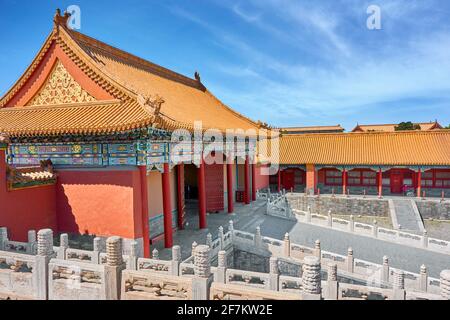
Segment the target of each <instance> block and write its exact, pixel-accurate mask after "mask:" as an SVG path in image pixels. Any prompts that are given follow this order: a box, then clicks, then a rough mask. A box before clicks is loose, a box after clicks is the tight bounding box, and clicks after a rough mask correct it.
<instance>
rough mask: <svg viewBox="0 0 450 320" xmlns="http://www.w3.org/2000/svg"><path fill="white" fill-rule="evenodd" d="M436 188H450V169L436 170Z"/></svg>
mask: <svg viewBox="0 0 450 320" xmlns="http://www.w3.org/2000/svg"><path fill="white" fill-rule="evenodd" d="M435 175H436V184H435V186H436V188H450V171H435Z"/></svg>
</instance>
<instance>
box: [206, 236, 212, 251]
mask: <svg viewBox="0 0 450 320" xmlns="http://www.w3.org/2000/svg"><path fill="white" fill-rule="evenodd" d="M206 245H207V246H208V247H210V248H211V249H212V234H211V233H208V234H207V235H206Z"/></svg>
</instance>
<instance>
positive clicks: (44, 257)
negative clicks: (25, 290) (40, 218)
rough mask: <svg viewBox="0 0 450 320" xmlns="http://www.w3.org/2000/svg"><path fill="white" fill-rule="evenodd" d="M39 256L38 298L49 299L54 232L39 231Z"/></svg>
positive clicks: (36, 279) (37, 258) (37, 271)
mask: <svg viewBox="0 0 450 320" xmlns="http://www.w3.org/2000/svg"><path fill="white" fill-rule="evenodd" d="M37 242H38V244H37V255H36V267H35V270H34V271H35V272H34V277H35V278H34V281H35V283H36V298H37V299H38V300H47V299H48V263H49V261H50V259H51V258H52V256H53V231H52V230H50V229H43V230H39V232H38V235H37Z"/></svg>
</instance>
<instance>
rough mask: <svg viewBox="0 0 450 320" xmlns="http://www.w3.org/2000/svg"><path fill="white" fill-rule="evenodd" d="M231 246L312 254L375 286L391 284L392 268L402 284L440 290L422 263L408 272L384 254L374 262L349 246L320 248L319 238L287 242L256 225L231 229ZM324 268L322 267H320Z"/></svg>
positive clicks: (289, 254)
mask: <svg viewBox="0 0 450 320" xmlns="http://www.w3.org/2000/svg"><path fill="white" fill-rule="evenodd" d="M233 237H234V239H235V241H234V246H235V247H236V246H237V247H238V248H242V249H243V250H246V251H247V250H254V251H255V252H258V251H260V252H261V251H267V252H268V253H269V255H270V256H274V257H278V258H284V259H294V260H298V261H303V260H304V259H305V257H307V256H316V257H318V258H319V259H320V261H321V262H322V263H323V264H324V265H326V264H328V263H333V264H336V266H337V268H338V274H339V277H340V278H342V279H346V280H347V281H352V282H355V281H356V282H362V283H367V284H369V285H371V286H377V287H380V288H381V287H392V286H393V284H394V277H393V274H394V272H396V271H398V272H400V271H401V272H403V274H404V275H405V287H406V288H407V289H411V290H418V291H422V292H428V293H434V294H437V293H439V292H440V280H439V279H435V278H431V277H429V276H428V271H427V268H426V267H425V266H422V267H421V270H420V273H417V274H416V273H412V272H407V271H403V270H398V269H395V268H392V267H390V266H389V259H388V257H384V258H383V264H376V263H372V262H368V261H365V260H361V259H355V258H354V255H353V254H354V253H353V250H352V249H351V248H349V250H348V253H347V256H344V255H340V254H336V253H332V252H328V251H324V250H322V249H321V244H320V241H316V243H315V247H314V248H310V247H306V246H302V245H298V244H294V243H291V241H290V236H289V235H288V234H286V236H285V238H284V240H278V239H273V238H270V237H265V236H262V235H261V231H260V229H259V228H257V230H256V233H255V234H251V233H248V232H244V231H240V230H234V236H233ZM324 271H326V270H324Z"/></svg>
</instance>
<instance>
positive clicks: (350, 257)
mask: <svg viewBox="0 0 450 320" xmlns="http://www.w3.org/2000/svg"><path fill="white" fill-rule="evenodd" d="M354 261H355V260H354V257H353V249H352V248H348V250H347V271H348V272H351V273H353V271H354V267H355V264H354Z"/></svg>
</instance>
